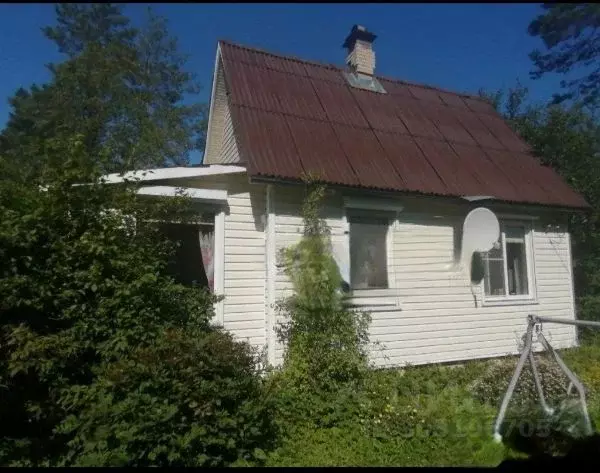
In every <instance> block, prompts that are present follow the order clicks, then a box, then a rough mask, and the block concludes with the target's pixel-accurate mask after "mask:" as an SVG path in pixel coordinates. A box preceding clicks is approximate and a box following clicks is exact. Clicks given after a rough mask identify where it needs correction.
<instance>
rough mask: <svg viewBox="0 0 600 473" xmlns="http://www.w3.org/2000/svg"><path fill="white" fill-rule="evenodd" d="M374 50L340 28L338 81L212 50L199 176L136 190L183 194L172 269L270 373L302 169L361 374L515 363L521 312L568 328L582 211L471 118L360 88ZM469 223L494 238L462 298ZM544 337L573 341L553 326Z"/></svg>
mask: <svg viewBox="0 0 600 473" xmlns="http://www.w3.org/2000/svg"><path fill="white" fill-rule="evenodd" d="M374 39H375V36H374V35H373V34H371V33H369V32H368V31H366V29H364V28H362V27H354V28H353V29H352V32H351V33H350V35H349V36H348V38H347V39H346V43H345V47H347V48H348V53H349V54H348V58H347V63H348V64H347V67H346V68H338V67H336V66H331V65H324V64H317V63H314V62H309V61H303V60H299V59H296V58H290V57H284V56H280V55H276V54H272V53H268V52H264V51H259V50H256V49H252V48H247V47H244V46H239V45H234V44H231V43H226V42H220V43H219V45H218V48H217V57H216V63H215V71H214V81H213V86H212V97H211V107H210V119H209V128H208V142H207V146H206V150H205V154H204V164H203V165H202V166H197V167H187V168H167V169H157V170H152V171H150V172H147V173H146V174H145V175H144V177H143V178H142V179H143V180H144V187H143V188H142V192H143V193H146V194H159V195H168V194H172V193H174V192H175V189H176V188H184V189H186V190H187V191H188V193H189V194H190V195H191V196H192V197H193V198H194V199H196V200H197V201H198V204H199V205H200V206H201V207H202V208H203V209H204V210H203V211H206V212H207V214H206V215H210V217H208V220H207V222H206V223H207V224H208V225H207V226H206V227H203V228H204V229H201V230H200V231H201V233H202V234H203V235H204V237H203V238H202V239H200V238H198V231H195V233H194V231H192V232H191V233H190V232H187V233H185V232H184V233H185V235H187V236H185V237H182V238H188V239H191V240H190V242H188V243H189V245H188V246H190V245H191V246H194V245H197V244H198V241H199V240H202V242H203V243H202V245H201V246H203V250H202V258H200V257H197V256H195V257H192V256H189V257H188V258H187V260H188V261H187V264H188V266H189V263H190V261H191V262H193V263H194V264H197V265H199V267H200V268H202V267H204V272H205V273H207V275H208V276H207V278H206V279H207V280H208V281H209V284H210V285H211V287H213V289H214V291H215V292H216V293H219V294H224V296H225V298H224V300H223V301H222V302H221V303H219V304H218V306H217V317H216V319H217V322H218V323H220V324H223V325H224V327H225V328H226V329H228V330H230V331H232V332H233V333H234V334H235V335H236V336H237V337H238V338H241V339H247V340H249V341H250V343H252V344H253V345H255V346H257V347H264V348H266V352H267V354H268V358H269V361H270V362H271V363H273V364H278V363H279V362H280V361H281V359H282V353H283V347H282V346H280V344H278V342H277V340H276V336H275V326H276V324H277V322H278V320H277V314H276V312H275V311H274V308H273V304H274V302H275V301H276V300H278V299H279V298H281V297H283V296H284V295H285V294H286V292H287V291H289V290H290V289H291V287H290V283H289V281H288V280H287V278H286V276H285V275H284V274H283V270H282V268H280V267H278V265H277V257H276V255H277V253H278V250H279V249H280V248H282V247H286V246H288V245H290V244H293V243H295V242H297V241H298V239H299V238H300V236H301V232H302V218H301V216H300V206H301V204H302V198H303V191H304V189H303V186H302V185H301V181H300V179H301V176H302V173H303V172H308V171H310V172H316V173H318V175H319V176H320V177H321V179H322V180H323V181H324V182H326V183H327V184H328V186H329V189H330V195H329V196H328V197H327V201H326V203H325V208H324V215H323V216H324V217H325V218H326V221H327V223H328V224H329V226H330V228H331V230H332V233H331V235H332V236H331V238H332V242H333V243H334V248H335V251H336V258H337V260H338V261H339V262H340V266H341V269H342V270H343V271H342V273H343V274H344V275H345V278H346V280H347V283H348V284H349V286H350V290H351V295H352V300H353V302H354V304H356V305H357V306H359V307H361V308H364V309H365V310H368V311H370V312H371V314H372V317H373V322H372V325H371V329H370V333H371V339H372V340H373V341H375V342H379V344H378V346H377V347H376V348H374V350H373V352H372V356H373V358H374V360H376V362H377V363H378V364H380V365H386V366H400V365H403V364H406V363H411V364H421V363H432V362H446V361H458V360H466V359H473V358H483V357H494V356H500V355H505V354H509V353H516V352H517V350H518V345H519V342H520V337H521V335H522V333H523V331H524V329H525V326H526V316H527V315H528V314H530V313H533V314H537V315H541V316H548V317H561V318H574V317H575V307H574V296H573V277H572V264H571V245H570V236H569V231H568V228H567V217H568V215H569V213H570V212H576V211H582V210H584V209H585V208H586V207H587V204H586V202H585V201H584V199H583V198H582V197H581V196H580V195H579V194H577V193H576V192H574V191H573V190H572V189H571V188H569V186H568V185H567V184H566V183H565V182H564V181H563V180H562V178H561V177H559V176H558V175H557V174H556V173H555V172H554V171H553V170H551V169H549V168H548V167H546V166H543V165H542V164H541V163H540V162H539V160H538V159H537V158H536V157H534V156H532V154H531V152H530V150H529V149H528V147H527V145H526V144H525V143H524V142H523V141H522V140H521V139H520V138H519V137H518V136H516V135H515V134H514V133H513V132H512V131H511V130H510V128H509V127H508V126H507V125H506V123H505V122H504V121H503V120H502V118H501V117H500V116H499V115H498V114H497V113H496V112H495V111H494V110H493V108H492V107H491V106H490V105H489V104H487V103H486V102H484V101H482V100H480V99H478V98H476V97H471V96H467V95H464V94H457V93H452V92H447V91H442V90H439V89H435V88H432V87H427V86H422V85H416V84H408V83H406V82H402V81H398V80H393V79H386V78H382V77H378V76H375V75H374V65H375V54H374V52H373V48H372V43H373V40H374ZM115 179H116V178H115ZM475 207H486V208H488V209H490V210H492V211H493V212H494V213H495V214H496V216H497V217H498V219H499V221H500V225H501V236H500V238H499V241H498V243H497V245H496V246H495V248H494V249H492V250H491V251H489V252H487V253H486V254H485V255H484V258H483V261H484V267H485V277H484V279H483V281H482V282H481V284H478V285H476V286H472V284H471V281H470V278H469V274H468V271H465V270H464V268H463V269H461V268H460V267H459V266H457V265H456V264H455V261H456V258H457V252H460V241H461V238H462V234H461V231H462V224H463V221H464V218H465V216H466V215H467V213H468V212H469V211H470V210H472V209H473V208H475ZM184 233H181V235H184ZM191 246H190V247H191ZM195 254H196V255H197V254H198V253H195ZM190 255H191V253H190ZM194 258H195V259H194ZM184 259H185V258H184ZM209 266H210V267H209ZM550 336H551V337H552V343H553V345H554V346H555V347H558V348H561V347H569V346H573V345H575V344H576V343H577V339H576V331H575V329H574V327H571V326H556V328H554V327H553V328H551V329H550Z"/></svg>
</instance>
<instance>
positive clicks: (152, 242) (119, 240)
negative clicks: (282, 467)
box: [0, 139, 273, 465]
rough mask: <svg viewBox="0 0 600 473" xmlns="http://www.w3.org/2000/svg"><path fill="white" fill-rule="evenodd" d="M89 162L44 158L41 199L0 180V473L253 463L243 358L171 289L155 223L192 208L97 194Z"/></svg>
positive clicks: (33, 189)
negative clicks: (3, 468) (15, 468)
mask: <svg viewBox="0 0 600 473" xmlns="http://www.w3.org/2000/svg"><path fill="white" fill-rule="evenodd" d="M85 149H86V147H85V144H84V143H83V142H82V140H80V139H78V140H65V141H59V142H55V141H51V142H50V143H49V144H47V146H46V150H47V151H46V152H47V154H48V155H47V156H44V162H51V163H56V164H55V165H54V167H53V168H52V169H51V170H48V171H46V172H44V176H45V179H46V185H45V186H44V187H43V188H42V187H40V186H38V185H36V184H23V183H20V182H18V181H16V182H15V181H8V180H4V181H0V259H1V260H2V261H3V262H4V263H5V264H3V266H2V269H1V273H0V301H2V306H1V307H0V398H1V399H2V403H0V418H1V419H2V423H1V424H0V464H15V465H173V464H175V465H223V464H228V463H231V462H234V461H235V460H237V459H238V458H239V457H248V456H250V457H251V456H252V455H253V454H254V449H255V448H258V447H264V445H268V443H269V439H270V438H272V437H273V435H272V432H271V430H270V427H269V425H270V424H269V419H270V416H269V414H268V404H267V403H266V401H265V399H264V396H262V394H261V382H260V380H259V378H258V377H257V375H256V372H255V360H254V356H253V354H252V352H251V350H250V349H249V347H248V346H247V345H246V344H245V343H240V342H235V341H234V340H233V339H232V338H231V336H230V335H228V334H226V333H224V332H222V331H221V329H217V328H215V327H213V326H212V325H211V324H210V323H209V321H210V319H211V317H212V316H213V308H212V307H213V306H212V305H213V302H214V301H215V298H214V296H212V295H211V294H210V293H208V292H206V291H205V290H203V289H200V288H198V287H187V286H183V285H181V284H178V283H176V281H174V280H173V279H172V278H171V277H170V276H169V275H168V272H167V270H166V268H167V263H168V260H169V257H170V255H171V254H172V252H173V250H174V246H173V244H171V243H170V242H168V241H166V240H165V239H164V238H163V237H161V234H160V232H159V229H158V226H157V224H156V223H154V222H156V221H160V220H164V219H166V218H168V219H169V220H170V221H173V220H176V221H177V220H179V221H188V220H189V219H190V218H192V215H193V208H192V207H191V206H190V205H188V200H187V199H186V198H185V197H180V198H176V199H165V200H161V199H159V200H153V201H152V202H151V203H147V201H144V200H143V199H139V198H137V197H136V193H135V189H136V183H126V184H124V185H123V186H119V185H113V184H104V183H103V182H102V180H99V179H98V176H99V175H100V170H99V168H98V167H96V168H93V169H90V168H89V167H87V165H88V164H89V162H90V161H89V159H88V157H87V156H86V155H85ZM82 182H87V183H90V184H88V185H77V184H81V183H82Z"/></svg>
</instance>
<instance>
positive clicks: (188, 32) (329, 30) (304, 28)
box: [0, 3, 560, 127]
mask: <svg viewBox="0 0 600 473" xmlns="http://www.w3.org/2000/svg"><path fill="white" fill-rule="evenodd" d="M152 6H153V8H154V9H155V10H156V12H157V13H159V14H161V15H164V16H166V17H167V19H168V20H169V28H170V31H171V32H172V33H173V34H174V35H176V36H177V37H178V39H179V44H180V47H181V50H182V51H183V52H184V53H186V54H188V55H189V57H190V59H189V64H188V68H189V69H190V70H193V71H194V72H196V73H197V75H198V78H199V80H200V82H201V83H202V85H203V86H204V90H203V92H202V94H201V97H200V99H201V100H203V101H208V99H209V95H210V86H211V80H212V69H213V67H214V59H215V50H216V42H217V40H218V39H229V40H233V41H236V42H239V43H243V44H248V45H251V46H257V47H261V48H264V49H268V50H272V51H274V52H280V53H284V54H290V55H295V56H299V57H302V58H306V59H312V60H316V61H323V62H328V63H335V64H340V65H341V64H343V61H344V57H345V52H344V50H343V49H342V47H341V45H342V43H343V40H344V38H345V36H346V35H347V33H348V32H349V30H350V28H351V27H352V25H353V24H355V23H359V24H362V25H365V26H366V27H367V29H369V30H370V31H372V32H374V33H375V34H377V35H378V38H377V39H376V40H375V46H374V47H375V52H376V55H377V66H376V71H377V73H379V74H381V75H386V76H392V77H397V78H400V79H405V80H409V81H414V82H421V83H426V84H430V85H435V86H440V87H443V88H446V89H451V90H457V91H464V92H471V93H476V92H477V90H478V89H479V88H480V87H484V88H486V89H489V90H496V89H498V88H501V87H508V86H511V85H514V83H515V81H516V79H517V78H519V79H520V80H521V81H522V82H523V83H524V84H525V85H527V86H529V87H530V91H531V98H532V99H533V100H546V99H548V98H550V96H551V95H552V93H553V92H554V91H556V90H557V88H558V84H559V81H560V77H556V76H550V77H547V78H544V79H541V80H537V81H533V80H530V79H529V76H528V74H529V71H530V70H531V67H532V66H531V61H530V60H529V58H528V53H529V52H530V51H531V50H532V49H534V48H535V47H539V46H540V45H541V42H540V40H538V39H534V38H531V37H529V35H528V34H527V26H528V24H529V22H530V21H531V20H532V19H533V18H534V17H535V16H536V15H537V14H539V13H540V12H541V8H540V6H539V4H525V3H524V4H517V3H514V4H476V3H471V4H450V3H448V4H425V3H423V4H367V3H363V4H298V3H296V4H233V3H221V4H193V3H189V4H183V3H182V4H166V3H156V4H152ZM145 8H146V5H144V4H129V5H127V6H126V7H125V12H126V14H128V15H129V16H130V17H131V18H132V19H133V20H134V21H136V22H137V21H139V20H140V19H141V18H143V14H144V10H145ZM53 23H54V6H53V5H51V4H17V3H13V4H9V3H4V4H0V39H1V41H0V71H1V72H0V127H2V126H3V125H4V124H5V122H6V119H7V118H8V114H9V107H8V104H7V99H8V97H9V96H11V95H12V94H13V93H14V92H15V90H16V89H17V88H18V87H21V86H24V87H27V86H29V85H31V84H32V83H33V82H37V83H43V82H45V81H47V80H48V79H49V74H48V72H47V70H46V68H45V66H44V65H45V64H46V63H48V62H54V61H59V60H61V56H60V54H59V53H58V51H57V49H56V47H55V46H54V43H52V42H51V41H49V40H47V39H46V38H44V36H43V35H42V33H41V30H40V28H42V27H43V26H46V25H50V24H53Z"/></svg>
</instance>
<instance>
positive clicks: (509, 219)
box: [480, 215, 538, 306]
mask: <svg viewBox="0 0 600 473" xmlns="http://www.w3.org/2000/svg"><path fill="white" fill-rule="evenodd" d="M498 219H499V220H500V241H501V244H502V258H503V272H504V288H505V290H506V291H507V292H508V269H507V260H506V233H505V228H506V226H510V225H514V226H520V227H523V228H524V229H525V235H524V236H525V259H526V263H527V288H528V291H529V294H527V295H523V294H516V295H510V294H506V295H504V296H488V295H486V293H485V276H484V279H483V280H482V281H481V283H480V290H481V296H482V301H483V305H484V306H503V305H528V304H538V299H537V285H536V278H535V274H536V272H535V253H534V245H533V236H534V232H535V228H534V218H531V217H524V216H515V215H505V216H502V215H499V216H498ZM484 264H485V263H484Z"/></svg>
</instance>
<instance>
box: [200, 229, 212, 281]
mask: <svg viewBox="0 0 600 473" xmlns="http://www.w3.org/2000/svg"><path fill="white" fill-rule="evenodd" d="M214 248H215V232H214V230H207V229H206V230H205V229H202V230H200V250H201V252H202V263H203V264H204V271H205V272H206V278H207V279H208V287H209V288H210V291H211V292H214V290H215V264H214V261H215V260H214Z"/></svg>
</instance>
